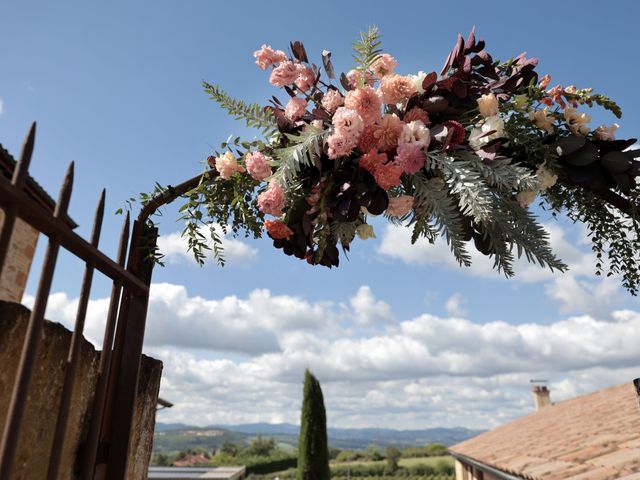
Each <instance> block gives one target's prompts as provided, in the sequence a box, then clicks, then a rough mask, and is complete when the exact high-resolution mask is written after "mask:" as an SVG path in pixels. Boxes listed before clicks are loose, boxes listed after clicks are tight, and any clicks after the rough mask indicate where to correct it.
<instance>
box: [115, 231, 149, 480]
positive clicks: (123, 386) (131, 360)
mask: <svg viewBox="0 0 640 480" xmlns="http://www.w3.org/2000/svg"><path fill="white" fill-rule="evenodd" d="M157 237H158V230H157V228H155V227H150V226H148V225H147V224H146V223H144V222H141V221H139V220H136V221H135V222H134V224H133V234H132V235H131V251H130V253H129V262H128V270H129V271H131V272H132V273H133V274H135V275H136V276H137V277H139V278H140V279H141V280H142V281H144V282H145V283H147V284H150V283H151V274H152V272H153V265H154V263H153V260H151V259H150V258H148V257H147V256H146V255H144V252H143V251H142V250H141V248H140V246H142V245H147V246H149V245H152V246H155V244H156V240H157ZM125 292H126V296H125V298H124V301H123V307H124V308H121V310H120V316H119V318H118V323H119V324H121V325H122V328H120V325H118V330H119V332H121V334H122V335H121V340H120V341H119V339H118V338H116V342H115V347H117V349H116V348H114V356H115V357H116V359H117V361H118V364H117V365H119V366H120V368H119V369H118V370H117V371H116V375H114V376H112V378H114V379H115V382H114V383H113V384H112V385H113V389H110V392H109V395H110V403H111V405H112V406H113V410H112V416H111V427H112V430H111V431H110V434H109V458H108V461H107V468H106V477H105V478H109V479H111V478H114V479H116V478H125V475H126V471H127V462H128V456H129V443H130V440H131V424H132V421H133V414H134V410H135V399H136V393H137V390H138V379H139V373H140V361H141V358H142V346H143V343H144V331H145V323H146V318H147V307H148V305H149V294H148V293H146V294H140V293H137V292H132V291H126V290H125ZM125 366H126V368H125Z"/></svg>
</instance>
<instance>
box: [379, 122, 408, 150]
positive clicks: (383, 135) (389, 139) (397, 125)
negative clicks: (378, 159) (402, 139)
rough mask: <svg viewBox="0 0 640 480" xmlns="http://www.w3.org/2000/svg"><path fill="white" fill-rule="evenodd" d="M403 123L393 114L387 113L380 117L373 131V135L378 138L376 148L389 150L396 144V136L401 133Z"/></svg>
mask: <svg viewBox="0 0 640 480" xmlns="http://www.w3.org/2000/svg"><path fill="white" fill-rule="evenodd" d="M403 127H404V124H403V123H402V120H400V119H399V118H398V116H397V115H396V114H395V113H393V114H387V115H385V116H384V117H382V120H381V121H380V125H379V126H378V129H377V130H376V132H375V133H374V136H375V137H376V138H377V139H378V148H380V150H391V149H394V148H396V146H397V145H398V137H399V136H400V134H401V133H402V128H403Z"/></svg>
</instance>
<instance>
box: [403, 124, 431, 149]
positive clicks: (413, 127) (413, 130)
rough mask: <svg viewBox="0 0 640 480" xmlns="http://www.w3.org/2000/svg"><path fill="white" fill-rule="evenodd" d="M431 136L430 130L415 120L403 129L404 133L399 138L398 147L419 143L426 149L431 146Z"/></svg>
mask: <svg viewBox="0 0 640 480" xmlns="http://www.w3.org/2000/svg"><path fill="white" fill-rule="evenodd" d="M430 141H431V134H430V133H429V129H428V128H427V127H426V125H425V124H424V123H422V122H421V121H420V120H414V121H413V122H409V123H407V124H405V126H404V127H402V133H400V136H399V137H398V145H402V144H403V143H417V144H418V145H421V146H422V147H424V148H427V147H428V146H429V142H430Z"/></svg>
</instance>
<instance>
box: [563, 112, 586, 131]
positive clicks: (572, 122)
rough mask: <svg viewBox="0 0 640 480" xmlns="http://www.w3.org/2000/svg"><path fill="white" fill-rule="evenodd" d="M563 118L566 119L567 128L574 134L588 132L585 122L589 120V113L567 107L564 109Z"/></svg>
mask: <svg viewBox="0 0 640 480" xmlns="http://www.w3.org/2000/svg"><path fill="white" fill-rule="evenodd" d="M564 118H565V119H566V120H567V124H568V125H569V130H571V131H572V132H573V133H574V134H576V135H586V134H587V133H589V127H588V126H587V124H588V123H589V122H590V121H591V116H590V115H587V114H586V113H581V112H578V111H577V110H576V109H575V108H572V107H567V108H565V109H564Z"/></svg>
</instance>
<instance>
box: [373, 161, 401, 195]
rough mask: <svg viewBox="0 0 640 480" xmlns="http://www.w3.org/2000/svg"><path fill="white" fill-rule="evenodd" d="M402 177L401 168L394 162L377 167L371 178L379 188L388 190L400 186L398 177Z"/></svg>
mask: <svg viewBox="0 0 640 480" xmlns="http://www.w3.org/2000/svg"><path fill="white" fill-rule="evenodd" d="M401 175H402V167H401V166H400V165H398V164H396V163H394V162H388V163H384V164H382V165H379V166H378V168H377V169H376V171H375V173H374V174H373V176H374V177H375V179H376V183H377V184H378V185H380V187H381V188H384V189H385V190H389V189H390V188H391V187H397V186H398V185H400V176H401Z"/></svg>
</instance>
